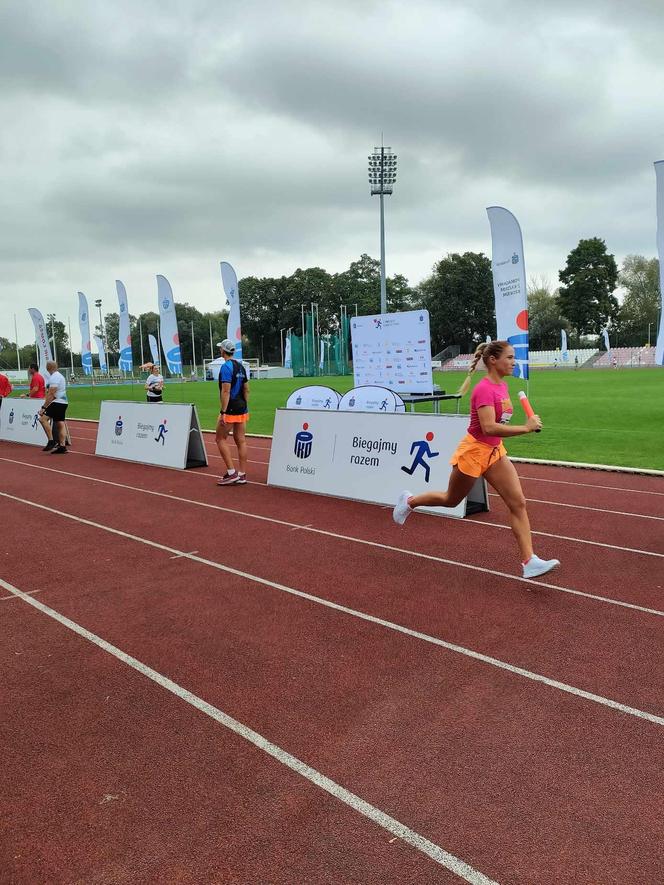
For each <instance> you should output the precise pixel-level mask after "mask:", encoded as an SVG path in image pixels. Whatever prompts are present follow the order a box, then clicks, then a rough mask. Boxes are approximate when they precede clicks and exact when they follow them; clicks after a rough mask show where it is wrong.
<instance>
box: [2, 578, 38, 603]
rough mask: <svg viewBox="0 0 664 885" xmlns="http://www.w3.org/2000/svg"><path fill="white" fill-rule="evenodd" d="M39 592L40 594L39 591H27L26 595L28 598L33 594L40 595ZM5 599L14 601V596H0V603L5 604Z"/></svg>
mask: <svg viewBox="0 0 664 885" xmlns="http://www.w3.org/2000/svg"><path fill="white" fill-rule="evenodd" d="M0 584H2V582H1V581H0ZM41 592H42V591H41V590H28V594H29V595H30V596H33V595H34V594H35V593H41ZM7 599H14V600H15V599H16V596H15V595H13V596H0V602H5V601H6V600H7Z"/></svg>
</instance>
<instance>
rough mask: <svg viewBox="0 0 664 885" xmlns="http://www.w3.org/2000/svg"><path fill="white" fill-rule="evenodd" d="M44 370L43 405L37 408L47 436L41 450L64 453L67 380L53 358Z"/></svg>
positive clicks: (54, 453)
mask: <svg viewBox="0 0 664 885" xmlns="http://www.w3.org/2000/svg"><path fill="white" fill-rule="evenodd" d="M46 371H47V373H48V388H47V390H46V397H45V399H44V405H43V407H42V408H41V409H40V410H39V423H40V424H41V426H42V427H43V428H44V432H45V433H46V436H47V437H48V442H47V443H46V445H45V446H44V449H43V451H45V452H50V453H51V454H52V455H66V454H67V448H66V446H65V438H66V432H65V413H66V412H67V406H68V402H67V382H66V381H65V378H64V375H62V374H61V373H60V372H58V366H57V363H55V362H54V361H53V360H49V362H47V363H46ZM49 419H50V420H51V421H53V430H51V425H50V423H49Z"/></svg>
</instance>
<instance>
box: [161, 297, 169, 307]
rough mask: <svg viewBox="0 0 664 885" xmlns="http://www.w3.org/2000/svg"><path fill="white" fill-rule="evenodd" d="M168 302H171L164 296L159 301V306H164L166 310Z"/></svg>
mask: <svg viewBox="0 0 664 885" xmlns="http://www.w3.org/2000/svg"><path fill="white" fill-rule="evenodd" d="M170 303H171V302H170V300H169V299H168V298H164V300H163V301H162V302H161V306H162V307H163V308H164V310H168V305H169V304H170Z"/></svg>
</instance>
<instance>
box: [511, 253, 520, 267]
mask: <svg viewBox="0 0 664 885" xmlns="http://www.w3.org/2000/svg"><path fill="white" fill-rule="evenodd" d="M518 263H519V256H518V255H517V254H516V252H515V253H514V255H512V264H518Z"/></svg>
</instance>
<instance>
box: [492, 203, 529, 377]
mask: <svg viewBox="0 0 664 885" xmlns="http://www.w3.org/2000/svg"><path fill="white" fill-rule="evenodd" d="M486 212H487V215H488V216H489V225H490V226H491V270H492V272H493V294H494V297H495V300H496V327H497V334H496V339H497V340H499V341H509V343H510V344H511V345H512V347H513V348H514V355H515V357H516V362H515V364H514V373H513V375H514V377H515V378H525V379H526V380H527V379H528V290H527V287H526V268H525V262H524V258H523V237H522V236H521V228H520V227H519V222H518V221H517V220H516V218H515V217H514V215H512V213H511V212H509V211H508V210H507V209H503V207H502V206H489V208H488V209H487V210H486Z"/></svg>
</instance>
